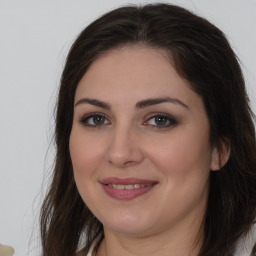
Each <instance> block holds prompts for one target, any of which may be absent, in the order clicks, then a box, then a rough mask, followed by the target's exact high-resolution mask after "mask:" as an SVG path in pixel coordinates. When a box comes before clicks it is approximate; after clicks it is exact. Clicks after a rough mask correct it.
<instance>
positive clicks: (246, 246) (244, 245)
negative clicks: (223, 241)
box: [235, 224, 256, 256]
mask: <svg viewBox="0 0 256 256" xmlns="http://www.w3.org/2000/svg"><path fill="white" fill-rule="evenodd" d="M235 256H256V224H254V225H253V226H252V228H251V230H250V232H249V233H248V234H247V235H246V236H244V237H242V238H241V239H240V240H239V242H238V243H237V247H236V254H235Z"/></svg>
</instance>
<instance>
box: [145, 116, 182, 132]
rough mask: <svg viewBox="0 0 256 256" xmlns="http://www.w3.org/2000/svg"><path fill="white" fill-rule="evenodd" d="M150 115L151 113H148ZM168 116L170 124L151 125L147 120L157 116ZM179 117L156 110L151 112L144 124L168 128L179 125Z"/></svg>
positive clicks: (157, 127)
mask: <svg viewBox="0 0 256 256" xmlns="http://www.w3.org/2000/svg"><path fill="white" fill-rule="evenodd" d="M147 116H149V115H147ZM159 116H160V117H166V118H167V119H168V121H169V122H170V123H169V124H168V125H150V124H147V122H149V120H151V119H153V118H156V117H159ZM177 123H178V122H177V119H176V118H175V117H173V116H172V115H170V114H166V113H162V112H156V113H150V116H149V117H146V121H144V122H143V125H148V126H151V127H152V128H156V129H164V128H165V129H166V128H171V127H173V126H175V125H177Z"/></svg>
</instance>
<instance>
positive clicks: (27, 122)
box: [0, 0, 256, 256]
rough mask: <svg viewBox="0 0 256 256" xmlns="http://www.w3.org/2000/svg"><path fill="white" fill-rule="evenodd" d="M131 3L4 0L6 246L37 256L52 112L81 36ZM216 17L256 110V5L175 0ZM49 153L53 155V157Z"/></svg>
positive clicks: (0, 237)
mask: <svg viewBox="0 0 256 256" xmlns="http://www.w3.org/2000/svg"><path fill="white" fill-rule="evenodd" d="M151 2H153V1H139V0H137V1H125V0H101V1H99V0H97V1H96V0H93V1H89V0H41V1H39V0H22V1H20V0H10V1H4V0H0V33H1V34H0V120H1V121H0V124H1V125H0V129H1V132H0V156H1V161H0V173H1V175H0V243H5V244H9V245H12V246H13V247H14V248H15V250H16V253H15V255H19V256H23V255H39V252H40V248H39V232H38V227H39V225H38V219H37V218H38V214H39V210H40V204H41V202H42V197H43V194H44V190H45V186H42V183H43V180H44V181H45V183H47V177H48V176H49V175H47V173H49V172H50V170H51V167H52V160H53V155H54V148H53V147H50V146H49V145H50V144H51V137H52V132H53V114H52V113H53V108H54V107H53V106H54V102H55V97H56V93H57V88H58V83H59V78H60V74H61V70H62V68H63V65H64V60H65V56H66V54H67V51H68V49H69V47H70V45H71V43H72V41H73V40H74V38H75V37H76V35H77V34H78V33H79V32H80V31H81V30H82V29H83V28H84V27H85V26H86V25H87V24H88V23H89V22H91V21H92V20H93V19H95V18H96V17H98V16H99V15H101V14H103V13H104V12H106V11H108V10H110V9H112V8H114V7H117V6H120V5H124V4H127V3H151ZM166 2H169V3H174V4H178V5H181V6H184V7H187V8H188V9H190V10H192V11H194V12H196V13H198V14H200V15H202V16H204V17H206V18H208V19H210V20H211V21H212V22H213V23H214V24H216V25H217V26H218V27H219V28H221V29H222V30H223V31H224V32H225V33H226V35H227V36H228V38H229V40H230V42H231V44H232V46H233V48H234V50H235V52H236V53H237V55H238V57H239V58H240V60H241V62H242V65H243V70H244V74H245V77H246V82H247V87H248V93H249V96H250V99H251V102H252V105H253V109H254V110H255V109H256V100H255V95H256V89H255V84H256V51H255V46H256V0H193V1H192V0H191V1H190V0H173V1H166ZM47 152H48V153H47Z"/></svg>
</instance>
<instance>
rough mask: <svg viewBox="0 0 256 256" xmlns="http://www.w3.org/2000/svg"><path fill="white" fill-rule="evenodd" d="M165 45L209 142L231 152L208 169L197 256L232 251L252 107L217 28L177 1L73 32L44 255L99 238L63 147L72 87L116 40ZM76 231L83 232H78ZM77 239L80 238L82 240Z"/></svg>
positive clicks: (244, 208) (250, 186) (250, 159)
mask: <svg viewBox="0 0 256 256" xmlns="http://www.w3.org/2000/svg"><path fill="white" fill-rule="evenodd" d="M132 44H141V45H145V46H148V47H153V48H160V49H164V50H165V51H166V52H167V53H168V54H169V55H170V57H171V59H172V62H173V63H172V65H174V67H175V68H176V70H177V72H178V73H179V74H180V76H181V77H183V78H184V79H186V80H187V81H188V82H189V83H190V85H191V87H192V89H193V90H194V91H195V92H197V93H198V94H199V95H200V96H201V97H202V99H203V102H204V106H205V109H206V112H207V115H208V118H209V123H210V139H211V143H212V144H213V145H217V146H219V149H220V151H221V148H220V147H221V142H222V144H223V141H224V142H225V143H227V144H229V145H230V150H231V154H230V158H229V160H228V163H227V164H226V165H225V166H224V167H222V168H221V170H220V171H217V172H211V174H210V188H209V198H208V204H207V209H206V213H205V219H204V223H203V226H204V240H203V245H202V248H201V250H200V254H199V255H200V256H210V255H211V256H216V255H220V256H222V255H223V256H228V255H233V253H234V247H235V244H236V242H237V240H238V239H239V238H240V237H242V236H243V235H245V234H246V233H247V232H248V230H249V229H250V227H251V226H252V224H253V221H254V219H255V208H256V144H255V131H254V125H253V121H252V117H253V114H252V111H251V109H250V107H249V104H248V101H249V100H248V97H247V94H246V91H245V84H244V79H243V75H242V72H241V68H240V66H239V63H238V61H237V58H236V56H235V54H234V52H233V51H232V49H231V47H230V45H229V43H228V41H227V39H226V38H225V36H224V34H223V33H222V32H221V31H220V30H219V29H218V28H216V27H215V26H214V25H212V24H211V23H210V22H209V21H207V20H205V19H203V18H201V17H198V16H197V15H195V14H192V13H191V12H189V11H187V10H185V9H183V8H181V7H177V6H173V5H168V4H153V5H146V6H139V7H138V6H128V7H122V8H119V9H116V10H113V11H111V12H109V13H107V14H105V15H104V16H102V17H100V18H99V19H97V20H96V21H94V22H93V23H92V24H90V25H89V26H88V27H87V28H85V29H84V30H83V31H82V32H81V34H80V35H79V36H78V38H77V39H76V41H75V42H74V44H73V45H72V47H71V50H70V52H69V54H68V57H67V61H66V65H65V68H64V71H63V74H62V78H61V85H60V90H59V98H58V103H57V113H56V130H55V138H56V146H57V152H56V161H55V168H54V174H53V179H52V183H51V186H50V188H49V191H48V194H47V196H46V198H45V201H44V203H43V207H42V211H41V237H42V248H43V255H44V256H65V255H67V256H72V255H75V253H76V251H77V249H78V244H79V241H80V242H81V244H83V246H84V249H83V252H84V253H87V252H88V249H89V247H90V245H91V244H92V242H93V241H94V240H95V239H99V240H101V239H103V236H104V234H103V227H102V224H101V223H100V222H99V221H98V220H97V219H96V218H95V217H94V216H93V214H92V213H91V212H90V210H89V209H88V208H87V206H86V205H85V203H84V202H83V201H82V199H81V197H80V195H79V193H78V190H77V188H76V184H75V182H74V177H73V170H72V164H71V159H70V154H69V136H70V132H71V127H72V120H73V105H74V95H75V91H76V87H77V84H78V82H79V81H80V79H81V78H82V77H83V75H84V74H85V73H86V71H87V69H88V67H89V66H90V65H91V63H92V62H93V61H94V60H95V59H96V58H98V57H99V56H100V55H101V54H102V53H104V52H106V51H108V50H110V49H113V48H116V47H120V46H123V45H132ZM83 234H86V235H85V236H84V235H83ZM83 239H84V241H83Z"/></svg>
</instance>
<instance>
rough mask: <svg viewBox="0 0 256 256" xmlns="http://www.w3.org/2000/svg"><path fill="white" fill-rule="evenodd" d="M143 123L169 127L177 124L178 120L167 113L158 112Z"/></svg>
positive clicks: (157, 126)
mask: <svg viewBox="0 0 256 256" xmlns="http://www.w3.org/2000/svg"><path fill="white" fill-rule="evenodd" d="M143 124H145V125H150V126H153V127H156V128H168V127H171V126H174V125H176V124H177V121H176V120H175V119H174V118H173V117H172V116H169V115H167V114H162V113H160V114H156V115H154V116H152V117H150V118H149V119H147V120H146V122H144V123H143Z"/></svg>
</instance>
